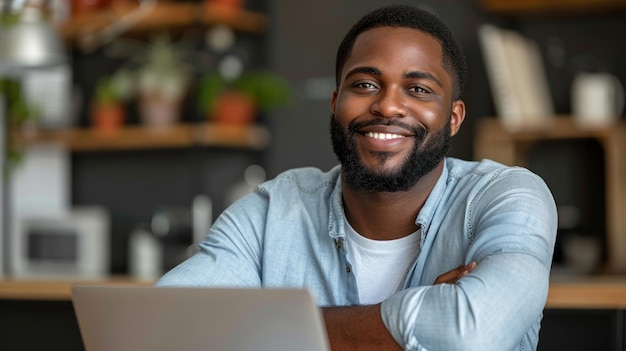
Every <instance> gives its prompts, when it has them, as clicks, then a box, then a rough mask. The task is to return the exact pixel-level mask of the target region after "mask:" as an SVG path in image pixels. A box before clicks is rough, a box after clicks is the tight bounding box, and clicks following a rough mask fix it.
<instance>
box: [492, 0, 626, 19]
mask: <svg viewBox="0 0 626 351" xmlns="http://www.w3.org/2000/svg"><path fill="white" fill-rule="evenodd" d="M481 4H482V6H483V8H484V9H485V10H486V11H487V12H490V13H493V14H497V15H510V16H518V15H531V14H534V15H545V14H556V13H560V14H575V13H578V14H589V13H611V12H614V11H625V10H626V1H624V0H481Z"/></svg>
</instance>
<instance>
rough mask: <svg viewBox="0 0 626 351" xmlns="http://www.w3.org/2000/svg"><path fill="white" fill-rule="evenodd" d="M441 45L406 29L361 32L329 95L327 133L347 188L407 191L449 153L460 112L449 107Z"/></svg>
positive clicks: (449, 83) (458, 104) (457, 107)
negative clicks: (329, 106) (329, 114)
mask: <svg viewBox="0 0 626 351" xmlns="http://www.w3.org/2000/svg"><path fill="white" fill-rule="evenodd" d="M441 54H442V53H441V45H440V44H439V42H438V41H436V40H435V39H434V38H432V37H431V36H429V35H427V34H424V33H422V32H420V31H417V30H414V29H410V28H395V27H380V28H375V29H371V30H369V31H366V32H364V33H362V34H361V35H360V36H359V37H358V38H357V40H356V42H355V44H354V47H353V49H352V54H351V56H350V58H349V59H348V60H347V61H346V64H345V65H344V67H343V71H342V76H341V78H340V86H339V87H338V89H337V91H335V92H334V93H333V99H332V105H331V108H332V112H333V117H332V118H331V134H332V141H333V148H334V150H335V153H336V154H337V156H338V158H339V160H340V162H341V163H342V166H343V172H344V175H345V179H346V182H347V186H348V187H350V188H353V189H354V190H366V191H384V192H390V191H404V190H408V189H409V188H410V187H412V186H413V185H415V184H416V182H417V181H418V180H419V179H420V178H421V177H422V176H424V175H425V174H427V173H428V172H430V171H432V170H433V169H434V168H435V167H436V166H437V165H438V164H439V163H440V162H441V161H442V159H443V157H444V156H445V154H446V153H447V151H448V148H449V144H450V138H451V137H452V135H454V134H456V132H457V131H458V129H459V127H460V125H461V123H462V121H463V118H464V117H465V107H464V105H463V102H462V101H454V102H452V94H451V91H452V81H451V77H450V75H449V74H448V72H447V71H446V70H445V69H444V68H443V67H442V65H441V63H442V56H441Z"/></svg>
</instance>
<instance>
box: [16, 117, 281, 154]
mask: <svg viewBox="0 0 626 351" xmlns="http://www.w3.org/2000/svg"><path fill="white" fill-rule="evenodd" d="M12 140H13V141H14V142H15V143H16V145H18V146H20V147H28V146H29V145H35V144H49V143H54V144H61V145H63V146H64V147H66V148H68V149H69V150H70V151H89V152H94V151H112V150H140V149H163V148H187V147H194V146H211V147H233V148H246V149H252V150H261V149H264V148H265V147H266V146H267V145H268V144H269V141H270V133H269V131H268V130H267V128H265V127H263V126H259V125H250V126H235V125H221V124H211V123H202V124H178V125H174V126H171V127H163V128H160V127H146V126H128V127H125V128H123V129H120V130H118V131H112V132H104V131H99V130H95V129H90V128H75V129H64V130H35V131H29V132H26V133H12Z"/></svg>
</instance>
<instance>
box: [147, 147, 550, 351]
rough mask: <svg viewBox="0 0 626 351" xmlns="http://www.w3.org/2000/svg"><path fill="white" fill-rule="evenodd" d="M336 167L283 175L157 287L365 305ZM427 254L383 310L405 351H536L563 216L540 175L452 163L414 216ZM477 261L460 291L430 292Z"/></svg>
mask: <svg viewBox="0 0 626 351" xmlns="http://www.w3.org/2000/svg"><path fill="white" fill-rule="evenodd" d="M344 216H345V214H344V211H343V206H342V196H341V182H340V168H339V167H335V168H333V169H332V170H331V171H329V172H327V173H324V172H322V171H320V170H317V169H314V168H302V169H295V170H290V171H287V172H285V173H283V174H281V175H279V176H277V177H276V178H275V179H273V180H271V181H268V182H266V183H264V184H262V185H260V186H259V187H258V189H257V190H256V191H254V192H253V193H251V194H249V195H246V196H245V197H243V198H241V199H240V200H239V201H237V202H236V203H234V204H233V205H232V206H230V207H229V208H228V209H226V211H224V212H223V213H222V214H221V215H220V216H219V218H218V219H217V220H216V221H215V224H214V225H213V227H212V228H211V230H210V232H209V234H208V236H207V237H206V240H204V241H203V242H202V243H201V244H200V251H199V252H198V253H197V254H195V255H194V256H192V257H191V258H189V259H188V260H186V261H185V262H183V263H182V264H180V265H178V266H177V267H175V268H174V269H172V270H171V271H170V272H168V273H167V274H165V275H164V276H163V277H162V278H161V279H160V280H159V281H158V282H157V284H156V286H229V287H232V286H243V287H305V288H308V289H310V290H311V292H312V293H313V295H314V296H315V298H316V299H317V303H318V305H321V306H330V305H332V306H346V305H358V304H359V297H358V292H357V287H356V281H355V277H354V275H353V274H352V273H351V271H352V270H351V266H350V262H348V260H347V255H346V252H347V250H350V247H349V245H347V243H346V242H345V231H344V227H343V226H344V225H343V223H344ZM415 221H416V224H418V225H419V226H420V227H421V233H420V234H421V249H420V252H417V253H416V255H415V257H416V259H415V262H414V264H413V265H412V268H411V269H410V270H409V271H408V272H406V280H405V286H404V289H403V290H401V291H399V292H397V293H395V294H394V295H392V296H391V297H390V298H388V299H387V300H385V301H384V302H383V303H382V307H381V314H382V318H383V321H384V323H385V325H386V326H387V328H388V329H389V331H390V332H391V333H392V335H393V336H394V338H395V339H396V341H397V342H398V343H399V344H400V345H402V346H403V347H404V349H406V350H437V351H440V350H464V351H467V350H482V351H484V350H535V349H536V347H537V342H538V333H539V328H540V322H541V318H542V311H543V307H544V304H545V301H546V298H547V293H548V281H549V273H550V266H551V262H552V253H553V249H554V243H555V237H556V228H557V213H556V206H555V203H554V200H553V197H552V195H551V193H550V191H549V189H548V187H547V186H546V184H545V183H544V181H543V180H542V179H541V178H539V177H538V176H537V175H535V174H533V173H531V172H529V171H528V170H526V169H523V168H517V167H506V166H503V165H501V164H498V163H495V162H492V161H487V160H483V161H481V162H469V161H462V160H458V159H453V158H447V159H446V161H445V167H444V170H443V173H442V175H441V177H440V179H439V180H438V181H437V184H436V185H435V187H434V188H433V190H432V192H431V194H430V196H429V197H428V199H427V201H426V203H425V204H424V206H423V208H422V210H421V211H420V213H419V215H418V217H417V218H416V220H415ZM471 261H476V262H478V266H477V267H476V269H475V270H474V271H473V272H472V273H471V274H469V275H467V276H465V277H463V278H462V279H460V280H459V281H458V282H457V283H456V284H439V285H432V284H433V282H434V281H435V279H436V278H437V276H439V275H440V274H442V273H445V272H447V271H449V270H451V269H453V268H455V267H457V266H459V265H460V264H467V263H469V262H471Z"/></svg>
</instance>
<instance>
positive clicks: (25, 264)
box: [9, 206, 110, 278]
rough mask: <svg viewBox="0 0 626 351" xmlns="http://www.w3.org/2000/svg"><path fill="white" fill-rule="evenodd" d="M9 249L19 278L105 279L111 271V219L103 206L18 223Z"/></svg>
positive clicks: (77, 208) (12, 265)
mask: <svg viewBox="0 0 626 351" xmlns="http://www.w3.org/2000/svg"><path fill="white" fill-rule="evenodd" d="M14 233H15V235H14V236H13V238H12V241H11V250H10V252H9V256H10V262H11V272H12V274H13V276H15V277H18V278H19V277H29V278H30V277H57V276H64V277H72V278H101V277H104V276H106V275H107V274H108V271H109V256H110V252H109V251H110V250H109V240H110V218H109V214H108V212H107V211H106V210H105V209H103V208H101V207H95V206H94V207H87V206H86V207H76V208H74V209H72V210H71V211H70V212H69V213H67V214H66V215H62V216H51V217H45V216H41V217H24V218H22V219H21V220H19V221H17V222H16V227H15V228H14Z"/></svg>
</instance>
